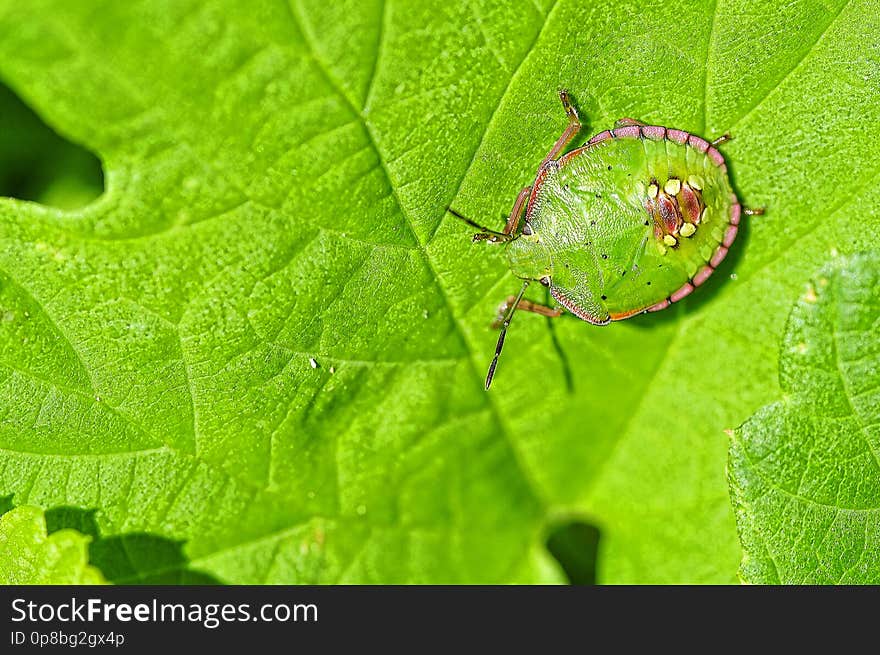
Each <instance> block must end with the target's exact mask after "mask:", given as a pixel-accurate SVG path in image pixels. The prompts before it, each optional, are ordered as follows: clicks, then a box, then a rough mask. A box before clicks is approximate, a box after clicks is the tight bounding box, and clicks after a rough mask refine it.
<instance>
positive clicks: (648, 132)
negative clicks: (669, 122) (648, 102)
mask: <svg viewBox="0 0 880 655" xmlns="http://www.w3.org/2000/svg"><path fill="white" fill-rule="evenodd" d="M642 134H644V135H645V136H646V137H647V138H649V139H652V140H654V141H660V140H661V139H663V137H665V136H666V128H665V127H662V126H660V125H643V126H642Z"/></svg>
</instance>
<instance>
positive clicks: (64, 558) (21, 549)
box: [0, 505, 104, 585]
mask: <svg viewBox="0 0 880 655" xmlns="http://www.w3.org/2000/svg"><path fill="white" fill-rule="evenodd" d="M89 541H90V539H89V538H88V537H86V536H85V535H83V534H80V533H79V532H77V531H76V530H59V531H58V532H54V533H53V534H52V535H49V536H47V535H46V517H45V516H44V514H43V510H41V509H40V508H39V507H29V506H27V505H25V506H22V507H16V508H15V509H12V510H9V511H8V512H6V513H5V514H3V515H2V516H0V552H2V553H3V557H2V558H0V584H4V585H20V584H103V583H104V578H103V576H102V575H101V572H100V571H99V570H98V569H96V568H95V567H94V566H89V563H88V562H89Z"/></svg>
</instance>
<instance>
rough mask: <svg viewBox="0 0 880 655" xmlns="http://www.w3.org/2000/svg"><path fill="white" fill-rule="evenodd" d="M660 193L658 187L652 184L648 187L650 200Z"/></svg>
mask: <svg viewBox="0 0 880 655" xmlns="http://www.w3.org/2000/svg"><path fill="white" fill-rule="evenodd" d="M659 192H660V187H658V186H657V185H656V184H654V183H653V182H652V183H651V184H649V185H648V196H650V197H651V198H656V197H657V194H658V193H659Z"/></svg>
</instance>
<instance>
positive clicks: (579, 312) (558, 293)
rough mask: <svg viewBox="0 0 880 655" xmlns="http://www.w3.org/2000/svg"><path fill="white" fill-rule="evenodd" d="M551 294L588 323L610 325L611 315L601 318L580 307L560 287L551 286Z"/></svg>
mask: <svg viewBox="0 0 880 655" xmlns="http://www.w3.org/2000/svg"><path fill="white" fill-rule="evenodd" d="M550 295H552V296H553V297H554V298H556V300H558V301H559V304H561V305H562V306H563V307H565V308H566V309H567V310H568V311H570V312H571V313H572V314H574V315H575V316H577V317H578V318H579V319H581V320H584V321H586V322H587V323H592V324H593V325H608V324H609V323H610V322H611V320H612V319H611V317H610V316H609V317H608V318H606V319H599V318H596V317H595V316H593V315H592V314H590V313H589V312H587V311H586V310H585V309H584V308H583V307H579V306H578V305H576V304H575V303H573V302H572V301H571V300H569V299H568V296H566V295H565V294H564V293H562V292H561V291H560V290H559V287H554V286H551V287H550Z"/></svg>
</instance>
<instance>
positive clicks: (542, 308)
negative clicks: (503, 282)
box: [492, 296, 565, 330]
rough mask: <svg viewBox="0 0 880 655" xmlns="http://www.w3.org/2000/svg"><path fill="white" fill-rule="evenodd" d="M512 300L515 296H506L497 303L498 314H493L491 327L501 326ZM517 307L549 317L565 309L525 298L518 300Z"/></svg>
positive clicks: (561, 312)
mask: <svg viewBox="0 0 880 655" xmlns="http://www.w3.org/2000/svg"><path fill="white" fill-rule="evenodd" d="M514 300H516V296H507V300H505V301H504V302H503V303H501V304H500V305H498V314H496V315H495V320H494V321H492V327H493V328H495V329H496V330H497V329H498V328H500V327H501V325H502V323H503V322H504V316H505V315H506V314H507V310H508V309H510V306H511V305H512V304H513V301H514ZM517 309H521V310H522V311H524V312H532V313H533V314H540V315H541V316H547V317H549V318H556V317H557V316H562V315H563V314H564V313H565V311H564V310H563V309H562V308H561V307H548V306H547V305H542V304H541V303H537V302H532V301H531V300H526V299H525V298H523V299H522V300H520V301H519V305H517Z"/></svg>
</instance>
